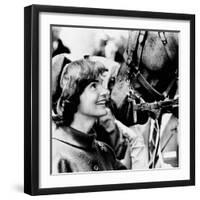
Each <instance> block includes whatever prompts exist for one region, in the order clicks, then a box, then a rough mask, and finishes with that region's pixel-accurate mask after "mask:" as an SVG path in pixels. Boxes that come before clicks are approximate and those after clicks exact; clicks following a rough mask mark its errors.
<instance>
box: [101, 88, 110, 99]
mask: <svg viewBox="0 0 200 200" xmlns="http://www.w3.org/2000/svg"><path fill="white" fill-rule="evenodd" d="M101 95H105V96H106V97H108V96H109V90H108V88H106V87H103V86H102V87H101Z"/></svg>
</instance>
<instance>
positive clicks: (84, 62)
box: [54, 59, 107, 126]
mask: <svg viewBox="0 0 200 200" xmlns="http://www.w3.org/2000/svg"><path fill="white" fill-rule="evenodd" d="M105 71H107V68H105V66H104V65H103V64H101V63H100V62H94V61H90V60H88V59H81V60H76V61H74V62H71V63H69V64H67V65H66V66H65V67H64V69H63V72H62V75H61V79H60V86H61V88H62V93H61V96H60V98H59V99H58V102H57V108H56V110H57V116H56V117H54V121H55V122H56V124H57V126H63V125H65V126H69V125H70V124H71V123H72V121H73V118H74V114H75V113H76V112H77V109H78V105H79V104H80V95H81V94H82V93H83V91H84V89H85V88H86V87H87V86H88V85H89V84H90V83H91V82H93V81H95V80H97V78H98V77H99V75H101V74H102V73H103V72H105Z"/></svg>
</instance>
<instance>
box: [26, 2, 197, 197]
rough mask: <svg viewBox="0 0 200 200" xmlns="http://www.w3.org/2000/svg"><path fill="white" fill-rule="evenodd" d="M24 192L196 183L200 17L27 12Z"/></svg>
mask: <svg viewBox="0 0 200 200" xmlns="http://www.w3.org/2000/svg"><path fill="white" fill-rule="evenodd" d="M24 37H25V38H24V71H25V72H24V73H25V74H24V91H25V94H24V97H25V99H24V104H25V105H24V110H25V113H24V192H25V193H28V194H30V195H41V194H58V193H75V192H94V191H108V190H126V189H140V188H155V187H172V186H186V185H194V184H195V16H194V15H192V14H175V13H158V12H142V11H130V10H129V11H128V10H110V9H97V8H82V7H60V6H46V5H31V6H28V7H25V9H24Z"/></svg>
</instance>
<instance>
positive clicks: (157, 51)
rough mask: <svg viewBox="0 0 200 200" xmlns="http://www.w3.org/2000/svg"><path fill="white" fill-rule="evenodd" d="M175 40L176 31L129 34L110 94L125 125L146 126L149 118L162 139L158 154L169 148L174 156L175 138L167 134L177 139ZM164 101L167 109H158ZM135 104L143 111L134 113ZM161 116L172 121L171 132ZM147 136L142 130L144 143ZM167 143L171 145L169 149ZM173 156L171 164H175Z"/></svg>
mask: <svg viewBox="0 0 200 200" xmlns="http://www.w3.org/2000/svg"><path fill="white" fill-rule="evenodd" d="M178 39H179V38H178V32H170V31H168V32H167V31H147V30H133V31H130V32H129V38H128V41H127V48H126V50H125V52H124V63H123V64H122V65H121V67H120V69H119V71H118V75H117V77H116V80H115V83H114V84H113V87H112V92H111V99H112V101H113V102H114V106H113V112H114V114H115V116H116V118H118V119H119V120H120V121H122V122H123V123H124V124H125V125H127V126H129V127H130V126H135V127H137V126H138V124H146V123H148V122H149V121H150V119H156V120H157V121H158V122H159V127H160V129H162V137H161V135H159V141H160V142H161V144H160V149H161V151H162V152H164V151H165V150H166V149H167V150H168V151H170V149H173V150H175V151H176V153H177V151H178V150H177V149H178V141H177V138H175V139H174V140H175V142H174V141H173V142H172V140H171V137H172V136H173V134H174V132H173V134H172V133H171V132H172V131H170V130H171V129H173V130H175V132H176V134H174V135H176V136H177V123H178V106H175V104H174V100H175V98H176V97H177V96H178V44H179V41H178ZM169 100H170V101H169ZM168 101H169V102H170V103H169V105H168V106H166V107H165V106H162V105H164V104H165V102H168ZM158 102H159V103H160V104H158ZM176 103H177V102H176ZM137 104H143V106H140V108H144V109H138V110H136V109H135V107H136V105H137ZM148 105H151V106H148ZM158 105H160V106H158ZM156 106H157V107H156ZM155 107H156V109H154V108H155ZM165 113H169V114H170V117H169V119H168V121H170V120H172V119H173V125H172V127H173V128H171V129H170V128H169V127H171V125H168V124H167V125H166V126H165V127H164V128H162V127H161V124H163V122H162V120H163V116H164V115H165ZM174 121H175V122H174ZM174 123H175V124H176V125H174ZM147 129H148V130H149V128H147ZM168 129H170V130H168ZM166 130H168V132H167V131H166ZM166 135H167V136H166ZM171 135H172V136H171ZM149 137H150V133H149V131H146V132H145V133H144V138H146V141H148V139H149ZM163 138H164V139H163ZM170 140H171V141H170ZM170 142H171V143H173V144H172V145H171V147H169V146H170ZM146 143H148V142H146ZM147 145H148V144H147ZM177 157H178V156H176V163H175V164H174V165H177V163H178V161H177V159H178V158H177Z"/></svg>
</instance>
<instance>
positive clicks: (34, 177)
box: [24, 5, 195, 195]
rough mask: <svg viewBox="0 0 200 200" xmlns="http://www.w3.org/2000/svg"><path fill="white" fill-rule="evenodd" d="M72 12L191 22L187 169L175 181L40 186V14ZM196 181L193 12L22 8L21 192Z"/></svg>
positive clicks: (55, 191)
mask: <svg viewBox="0 0 200 200" xmlns="http://www.w3.org/2000/svg"><path fill="white" fill-rule="evenodd" d="M42 12H43V13H60V14H62V13H69V14H70V13H71V14H73V13H75V14H80V15H88V14H89V15H94V16H95V15H99V16H102V17H103V16H110V17H113V18H114V17H116V16H121V17H127V18H135V17H136V18H142V19H143V18H151V19H155V20H156V19H166V20H177V21H188V22H189V24H190V49H189V52H190V83H189V84H190V122H189V123H190V152H189V155H190V161H189V162H190V172H189V179H186V180H177V181H161V182H142V183H126V184H124V183H123V184H120V183H119V184H108V185H92V186H78V187H77V186H75V187H55V188H40V187H39V174H40V172H39V153H40V152H39V151H40V150H39V113H40V110H39V108H40V107H39V87H40V83H39V73H40V72H39V71H40V70H39V28H40V27H39V15H40V13H42ZM194 184H195V15H192V14H175V13H160V12H143V11H130V10H129V11H128V10H111V9H97V8H83V7H62V6H47V5H31V6H28V7H25V8H24V192H25V193H27V194H30V195H45V194H60V193H77V192H94V191H110V190H127V189H142V188H158V187H174V186H186V185H194Z"/></svg>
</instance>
